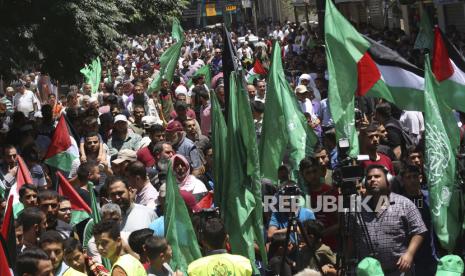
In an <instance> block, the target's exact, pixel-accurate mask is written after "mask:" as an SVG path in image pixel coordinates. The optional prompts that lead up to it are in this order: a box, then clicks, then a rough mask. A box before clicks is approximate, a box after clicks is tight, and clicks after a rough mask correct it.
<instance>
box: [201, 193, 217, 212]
mask: <svg viewBox="0 0 465 276" xmlns="http://www.w3.org/2000/svg"><path fill="white" fill-rule="evenodd" d="M212 204H213V193H208V194H207V195H206V196H204V197H203V198H202V199H201V200H200V201H199V202H198V203H197V207H198V208H200V209H208V208H211V207H212Z"/></svg>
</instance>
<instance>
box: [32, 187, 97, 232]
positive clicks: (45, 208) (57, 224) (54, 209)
mask: <svg viewBox="0 0 465 276" xmlns="http://www.w3.org/2000/svg"><path fill="white" fill-rule="evenodd" d="M59 206H60V205H59V202H58V193H57V192H56V191H53V190H43V191H40V192H39V207H40V209H41V210H42V212H44V213H45V215H46V216H47V230H56V231H58V232H60V234H61V236H62V237H63V238H64V239H67V238H69V237H70V236H72V233H73V228H72V227H71V226H70V225H69V224H67V223H66V222H64V221H62V220H59V219H58V210H59ZM89 206H90V205H89Z"/></svg>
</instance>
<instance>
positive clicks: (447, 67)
mask: <svg viewBox="0 0 465 276" xmlns="http://www.w3.org/2000/svg"><path fill="white" fill-rule="evenodd" d="M432 68H433V74H434V76H435V77H436V79H437V80H438V82H439V85H440V90H441V92H442V93H441V97H442V98H443V99H444V101H445V102H446V103H447V104H448V105H449V106H450V107H451V108H453V109H456V110H460V111H462V112H465V60H464V58H463V56H462V55H461V54H460V53H459V51H457V48H455V47H454V45H452V44H451V43H450V42H449V40H448V39H444V38H443V34H442V32H441V30H440V29H439V28H438V27H437V26H436V27H435V28H434V53H433V64H432Z"/></svg>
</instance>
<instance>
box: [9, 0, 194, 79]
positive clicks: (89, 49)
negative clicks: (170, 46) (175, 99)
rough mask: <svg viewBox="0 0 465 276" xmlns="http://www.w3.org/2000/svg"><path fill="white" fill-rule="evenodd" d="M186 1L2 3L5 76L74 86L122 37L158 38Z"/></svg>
mask: <svg viewBox="0 0 465 276" xmlns="http://www.w3.org/2000/svg"><path fill="white" fill-rule="evenodd" d="M186 4H187V1H186V0H182V1H175V0H67V1H60V0H41V1H33V0H16V1H1V0H0V26H2V27H1V28H0V52H1V53H2V54H1V55H0V75H3V76H5V78H6V79H12V78H14V77H15V76H14V75H15V74H16V72H17V71H22V70H25V69H28V68H32V67H34V68H36V69H39V68H40V70H41V71H42V72H48V73H49V74H50V75H51V76H52V77H53V78H55V79H58V80H60V81H72V82H75V81H77V80H78V79H80V78H81V76H80V74H79V69H81V68H82V67H83V65H84V64H85V63H87V62H90V60H91V59H93V58H95V57H97V56H102V55H103V54H104V53H107V52H108V51H109V50H111V49H113V48H114V47H115V46H116V45H117V43H118V42H119V41H120V39H121V37H122V34H123V33H129V34H134V33H141V32H142V31H140V30H141V29H140V28H138V27H141V26H145V29H147V31H150V32H151V33H157V32H159V31H160V29H161V28H162V27H163V25H169V24H171V19H172V17H175V16H179V15H180V14H181V11H182V9H184V8H185V6H186Z"/></svg>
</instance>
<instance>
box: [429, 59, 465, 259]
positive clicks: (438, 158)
mask: <svg viewBox="0 0 465 276" xmlns="http://www.w3.org/2000/svg"><path fill="white" fill-rule="evenodd" d="M439 88H440V86H439V85H438V83H437V81H436V79H435V78H434V75H433V74H432V72H431V65H430V63H429V56H428V55H426V57H425V126H426V130H425V174H426V178H427V180H428V191H429V201H430V209H431V218H432V221H433V227H434V231H435V233H436V235H437V237H438V239H439V242H440V243H441V246H442V247H444V248H445V249H447V251H449V253H451V252H452V251H453V250H454V248H455V246H456V243H457V239H458V238H459V236H460V233H461V232H460V231H461V230H460V229H461V227H462V225H461V223H460V222H461V221H462V218H461V217H460V213H461V208H462V207H463V206H461V204H463V203H461V196H460V195H461V192H460V187H459V185H458V179H457V172H456V169H457V166H456V165H457V164H456V156H457V152H458V147H459V144H460V139H459V138H460V134H459V128H458V126H457V122H456V120H455V118H454V115H453V113H452V109H451V108H450V107H449V106H447V104H446V103H445V101H444V100H443V99H442V98H441V96H440V94H441V93H445V92H446V91H441V90H440V89H439ZM462 216H463V214H462Z"/></svg>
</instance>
